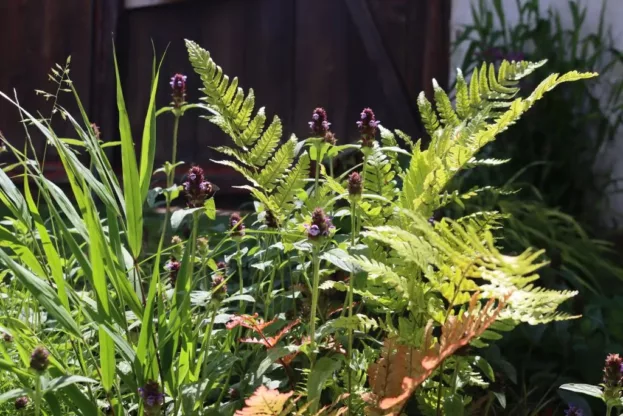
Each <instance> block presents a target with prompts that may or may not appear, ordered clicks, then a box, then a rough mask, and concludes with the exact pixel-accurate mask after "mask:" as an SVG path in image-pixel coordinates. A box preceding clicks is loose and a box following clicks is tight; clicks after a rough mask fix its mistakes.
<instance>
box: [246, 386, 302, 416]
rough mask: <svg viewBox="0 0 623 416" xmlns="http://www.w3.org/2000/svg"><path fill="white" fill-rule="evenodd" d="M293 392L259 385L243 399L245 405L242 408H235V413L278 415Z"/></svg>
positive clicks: (253, 415) (262, 415)
mask: <svg viewBox="0 0 623 416" xmlns="http://www.w3.org/2000/svg"><path fill="white" fill-rule="evenodd" d="M293 394H294V392H293V391H290V392H288V393H280V392H279V390H269V389H268V388H267V387H266V386H260V387H258V389H257V390H255V393H253V396H251V397H249V398H248V399H247V400H245V402H244V403H245V405H246V407H245V408H244V409H242V410H237V411H236V413H235V415H236V416H279V415H281V413H282V412H283V410H284V408H285V405H286V403H287V402H288V400H289V399H290V397H291V396H292V395H293Z"/></svg>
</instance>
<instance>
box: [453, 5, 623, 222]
mask: <svg viewBox="0 0 623 416" xmlns="http://www.w3.org/2000/svg"><path fill="white" fill-rule="evenodd" d="M471 1H472V0H452V26H451V27H452V29H451V30H452V35H453V37H455V35H456V33H457V31H459V30H461V26H462V25H464V24H468V23H470V22H471V10H470V3H471ZM474 1H477V0H474ZM502 2H503V4H504V6H505V11H506V19H507V22H509V23H514V22H517V20H518V15H517V8H516V6H515V0H502ZM540 3H541V8H542V11H543V12H545V11H546V10H547V9H548V8H549V7H555V8H557V9H559V10H560V11H561V14H562V18H563V24H564V25H566V26H567V27H569V26H570V25H571V22H572V20H571V16H570V15H569V13H568V10H569V7H568V0H540ZM579 3H580V4H581V5H584V6H587V7H588V12H587V16H586V21H585V22H584V25H583V26H584V29H585V31H586V32H596V31H597V27H598V24H599V17H600V16H599V14H600V10H601V5H602V0H579ZM622 21H623V0H606V14H605V23H606V25H608V27H610V28H611V29H612V34H613V37H614V40H615V43H616V46H617V47H618V48H619V49H621V50H623V25H621V23H620V22H622ZM464 53H465V51H464V50H459V51H457V53H455V54H454V55H453V56H452V59H451V61H450V64H451V67H452V68H451V72H454V70H455V69H456V67H457V66H459V65H460V62H461V61H462V57H463V54H464ZM615 77H623V70H618V71H617V72H616V73H611V75H610V76H609V77H608V78H607V79H606V78H604V77H602V78H601V80H600V84H601V88H608V84H609V83H611V82H612V79H613V78H615ZM604 166H612V168H613V175H614V176H615V177H617V178H622V179H623V131H621V132H619V134H618V135H617V139H616V141H615V143H613V144H612V145H610V146H608V148H605V149H603V157H602V158H601V160H600V161H599V163H598V166H596V169H601V168H603V167H604ZM615 218H616V219H617V222H619V224H620V225H619V227H620V228H623V180H622V181H621V182H620V184H619V191H618V192H616V190H615V189H613V190H612V192H611V195H610V208H609V209H608V210H607V212H605V213H604V220H605V221H606V223H608V224H612V223H613V221H614V219H615Z"/></svg>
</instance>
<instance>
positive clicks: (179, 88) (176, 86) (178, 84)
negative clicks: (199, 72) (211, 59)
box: [169, 74, 187, 108]
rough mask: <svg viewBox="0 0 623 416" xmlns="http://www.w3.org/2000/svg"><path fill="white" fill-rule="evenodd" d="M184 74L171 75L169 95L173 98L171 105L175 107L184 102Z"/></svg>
mask: <svg viewBox="0 0 623 416" xmlns="http://www.w3.org/2000/svg"><path fill="white" fill-rule="evenodd" d="M186 79H187V77H186V75H182V74H175V75H173V76H172V77H171V82H169V85H170V86H171V97H172V98H173V105H174V106H175V107H176V108H179V107H181V106H182V105H184V103H185V102H186Z"/></svg>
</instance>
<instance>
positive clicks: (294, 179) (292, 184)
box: [271, 152, 310, 211]
mask: <svg viewBox="0 0 623 416" xmlns="http://www.w3.org/2000/svg"><path fill="white" fill-rule="evenodd" d="M309 166H310V159H309V155H308V154H307V152H305V153H303V155H301V157H300V158H299V160H298V162H297V164H296V166H295V167H294V169H292V170H291V171H290V173H289V174H288V175H287V176H286V177H285V178H284V179H283V180H282V181H280V183H279V185H278V186H277V189H276V193H275V195H274V196H273V197H272V198H271V200H272V201H273V202H274V205H275V207H276V208H277V209H279V210H287V211H289V210H291V209H292V208H293V202H294V198H295V196H296V193H297V192H298V191H300V190H301V189H303V187H304V186H305V179H307V177H308V176H309Z"/></svg>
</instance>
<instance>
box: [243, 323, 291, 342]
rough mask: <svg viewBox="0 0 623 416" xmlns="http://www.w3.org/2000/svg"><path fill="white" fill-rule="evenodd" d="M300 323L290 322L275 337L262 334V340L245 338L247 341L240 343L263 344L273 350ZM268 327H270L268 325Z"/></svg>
mask: <svg viewBox="0 0 623 416" xmlns="http://www.w3.org/2000/svg"><path fill="white" fill-rule="evenodd" d="M274 321H275V320H272V321H270V322H269V323H268V324H271V323H273V322H274ZM300 323H301V320H300V319H297V320H296V321H292V322H290V323H289V324H288V325H286V326H284V327H283V329H282V330H281V331H279V332H278V333H277V335H275V336H274V337H266V336H263V334H262V333H260V335H262V338H260V339H258V338H245V339H241V340H240V342H244V343H247V344H262V345H263V346H265V347H266V348H273V347H274V346H275V345H277V343H278V342H279V340H280V339H281V338H283V336H284V335H286V334H287V333H288V332H290V330H291V329H292V328H294V327H295V326H297V325H298V324H300ZM266 326H268V325H266ZM253 329H254V328H253Z"/></svg>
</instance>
